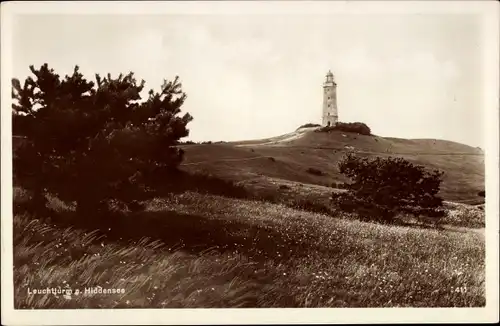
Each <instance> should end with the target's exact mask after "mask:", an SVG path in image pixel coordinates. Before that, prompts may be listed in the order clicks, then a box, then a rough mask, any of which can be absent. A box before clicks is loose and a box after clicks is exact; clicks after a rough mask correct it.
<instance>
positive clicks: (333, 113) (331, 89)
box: [322, 71, 339, 127]
mask: <svg viewBox="0 0 500 326" xmlns="http://www.w3.org/2000/svg"><path fill="white" fill-rule="evenodd" d="M338 120H339V116H338V111H337V83H335V79H334V77H333V74H332V72H331V71H328V73H327V74H326V79H325V82H324V83H323V122H322V124H323V126H325V127H329V126H332V127H333V126H335V125H336V124H337V122H338Z"/></svg>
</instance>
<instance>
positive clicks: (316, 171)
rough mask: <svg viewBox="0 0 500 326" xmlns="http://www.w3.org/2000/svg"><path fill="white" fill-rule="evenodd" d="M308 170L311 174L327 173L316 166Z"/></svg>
mask: <svg viewBox="0 0 500 326" xmlns="http://www.w3.org/2000/svg"><path fill="white" fill-rule="evenodd" d="M306 171H307V172H308V173H310V174H313V175H317V176H323V175H325V173H324V172H323V171H321V170H319V169H316V168H308V169H307V170H306Z"/></svg>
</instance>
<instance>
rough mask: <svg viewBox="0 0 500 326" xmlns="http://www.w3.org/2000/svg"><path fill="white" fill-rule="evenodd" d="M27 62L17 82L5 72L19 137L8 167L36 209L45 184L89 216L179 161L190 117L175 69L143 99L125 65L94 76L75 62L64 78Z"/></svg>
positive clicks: (127, 199)
mask: <svg viewBox="0 0 500 326" xmlns="http://www.w3.org/2000/svg"><path fill="white" fill-rule="evenodd" d="M30 69H31V72H32V73H33V77H32V76H30V77H28V78H27V79H26V80H25V81H24V83H23V84H21V82H20V81H19V80H18V79H15V78H14V79H12V97H13V99H14V104H13V105H12V111H13V112H12V113H13V119H14V120H15V121H16V126H15V129H16V130H15V132H16V133H17V134H19V135H22V136H24V137H25V141H24V142H23V143H22V144H21V145H20V146H19V147H18V148H17V149H16V155H15V156H14V164H13V167H14V174H15V176H16V180H17V181H18V182H19V184H20V186H22V187H23V188H24V189H26V190H28V191H29V192H31V193H32V194H33V200H32V205H33V208H34V209H35V210H36V211H38V210H44V209H45V208H46V196H45V193H46V192H49V193H52V194H54V195H55V196H56V197H58V198H61V199H62V200H64V201H65V202H72V201H76V203H77V213H78V214H79V215H80V216H82V217H91V216H95V212H96V207H101V206H103V205H102V204H103V202H105V201H109V200H111V199H117V200H118V199H119V200H122V201H124V202H130V201H131V200H134V199H138V198H136V195H137V194H138V191H136V190H140V189H138V188H137V184H139V183H140V181H141V180H142V179H144V178H145V177H147V178H149V179H152V177H151V176H153V175H158V174H164V175H165V174H167V175H168V174H169V173H167V171H175V170H176V169H177V167H178V166H179V164H180V163H181V161H182V159H183V153H184V152H183V151H182V149H180V148H178V147H175V146H174V145H176V144H177V142H178V141H179V139H181V138H183V137H186V136H188V134H189V131H188V129H187V128H186V126H187V124H188V123H189V122H190V121H191V120H192V117H191V116H190V115H189V114H184V115H183V116H181V115H180V113H181V109H180V108H181V106H182V105H183V103H184V101H185V99H186V94H185V93H184V92H182V90H181V86H182V85H181V83H180V82H179V79H178V77H176V78H175V79H174V80H173V81H166V80H165V81H164V83H163V85H162V87H161V89H160V91H159V92H155V91H153V90H150V91H149V93H148V96H147V98H146V99H145V100H142V98H141V95H140V93H141V91H142V90H143V88H144V81H142V82H141V83H138V82H137V80H136V79H135V78H134V74H133V73H132V72H130V73H129V74H127V75H123V74H120V75H119V76H118V77H116V78H113V77H111V75H110V74H108V75H107V76H106V77H104V78H101V76H99V75H96V76H95V78H96V82H93V81H88V80H87V79H85V78H84V76H83V75H82V74H81V73H80V72H79V68H78V66H76V67H75V69H74V71H73V73H72V75H71V76H68V75H66V76H65V77H64V78H60V76H59V75H58V74H56V73H55V72H54V70H53V69H50V68H49V67H48V65H47V64H44V65H43V66H41V67H40V69H35V68H34V67H33V66H30ZM141 100H142V101H141Z"/></svg>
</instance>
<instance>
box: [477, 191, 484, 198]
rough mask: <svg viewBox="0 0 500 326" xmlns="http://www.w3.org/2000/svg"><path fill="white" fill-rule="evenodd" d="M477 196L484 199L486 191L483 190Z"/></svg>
mask: <svg viewBox="0 0 500 326" xmlns="http://www.w3.org/2000/svg"><path fill="white" fill-rule="evenodd" d="M477 195H478V196H479V197H486V191H485V190H481V191H480V192H478V193H477Z"/></svg>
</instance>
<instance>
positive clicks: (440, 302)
mask: <svg viewBox="0 0 500 326" xmlns="http://www.w3.org/2000/svg"><path fill="white" fill-rule="evenodd" d="M315 130H316V129H315V128H305V129H299V130H297V131H294V132H292V133H289V134H286V135H282V136H279V137H274V138H269V139H263V140H254V141H245V142H230V143H216V144H203V145H199V144H194V145H184V146H182V147H183V148H184V149H185V151H186V156H185V160H184V162H183V164H182V169H184V170H188V171H205V172H210V173H212V174H214V175H216V176H219V177H223V178H225V179H229V180H233V181H238V182H240V183H241V184H243V185H244V186H245V187H248V188H252V190H262V191H267V190H270V192H271V193H277V194H278V195H279V196H283V197H285V198H286V197H288V198H292V199H297V198H299V199H302V198H306V199H308V200H309V199H310V200H311V202H312V200H314V203H316V201H318V200H319V201H321V200H324V203H325V205H328V198H329V196H330V194H331V192H332V189H333V188H332V187H331V185H332V182H342V181H344V179H343V177H342V176H341V175H340V174H339V173H338V171H337V162H338V160H339V159H340V158H341V157H342V156H343V155H344V154H345V153H346V151H355V152H357V153H358V154H359V155H366V156H386V155H397V156H402V157H405V158H406V159H408V160H411V161H413V162H416V163H420V164H423V165H425V166H428V167H430V168H439V169H441V170H443V171H445V173H446V176H445V180H444V183H443V185H442V195H443V197H444V198H445V199H447V200H448V201H456V202H463V203H466V202H470V201H477V200H478V198H477V192H478V191H479V190H482V189H484V186H483V184H484V171H483V165H484V157H483V154H482V153H481V152H480V151H479V150H478V149H475V148H471V147H469V146H465V145H462V144H457V143H453V142H448V141H439V140H405V139H396V138H383V137H378V136H362V135H357V134H349V133H342V132H330V133H322V132H316V131H315ZM20 141H22V139H21V138H15V139H14V147H15V146H16V145H18V144H19V142H20ZM310 168H314V169H316V171H321V172H322V173H316V174H314V173H310V172H308V169H310ZM313 171H314V170H313ZM186 180H187V179H186ZM196 180H198V179H196ZM196 180H195V181H196ZM200 180H201V179H200ZM179 183H181V184H184V183H183V182H179ZM186 183H187V182H186ZM200 183H203V181H200V182H197V181H196V182H193V184H189V185H187V186H186V187H187V188H189V186H192V185H194V186H195V187H194V188H195V189H192V190H188V191H184V192H182V193H176V194H173V193H171V194H169V195H165V196H164V197H162V198H154V199H150V200H148V201H145V202H144V204H145V205H144V210H140V211H135V212H131V211H127V210H120V211H114V212H113V214H110V215H109V216H106V217H105V218H102V219H98V220H97V219H88V221H87V220H86V219H82V218H81V217H79V216H78V215H76V214H74V213H75V212H74V206H73V204H71V203H64V202H62V201H61V200H59V199H57V198H55V197H53V196H51V195H50V194H49V195H48V199H49V207H50V208H51V213H50V215H49V216H38V215H36V216H35V215H30V214H29V213H26V212H23V211H22V210H20V209H18V207H22V205H23V203H24V204H25V203H28V202H29V201H30V196H29V194H28V193H27V192H26V191H25V190H23V189H22V188H20V187H15V188H14V203H15V206H14V207H15V209H16V212H15V216H14V225H13V227H14V285H15V298H14V304H15V307H16V308H20V309H29V308H45V309H46V308H52V309H55V308H134V307H135V308H193V307H204V308H209V307H229V308H236V307H452V306H454V307H481V306H484V305H485V283H484V275H485V274H484V266H485V261H484V259H485V256H484V251H485V247H484V229H483V228H484V211H483V210H481V209H480V208H479V207H475V206H470V205H465V204H458V203H449V202H448V203H446V205H447V213H446V216H445V217H444V223H443V224H444V227H443V228H430V227H429V226H426V225H421V224H418V223H416V224H415V223H407V224H405V225H381V224H377V223H369V222H364V221H359V220H356V219H355V218H353V217H352V216H350V215H349V214H347V213H345V214H344V213H339V212H337V213H335V214H333V215H332V214H319V213H317V212H312V209H308V208H304V207H300V206H293V207H290V206H289V205H287V204H286V203H285V204H277V203H276V202H274V203H273V202H266V201H262V200H254V198H253V197H248V198H247V197H244V198H229V197H231V196H229V197H224V196H220V195H214V194H202V193H200V189H198V188H197V186H198V185H199V184H200ZM228 184H230V183H228ZM219 186H220V187H221V188H223V187H224V185H223V184H220V183H215V186H214V185H212V186H211V187H219ZM236 188H237V187H235V188H234V189H233V188H230V187H228V189H229V190H235V189H236ZM229 190H228V191H229ZM334 191H342V190H340V189H338V190H334ZM308 202H309V201H308ZM309 208H311V207H309ZM313 208H314V207H313ZM34 266H35V268H33V267H34ZM40 271H43V272H40ZM96 286H101V287H103V288H114V289H123V292H121V293H119V294H114V295H76V294H75V293H74V292H72V293H69V292H67V293H61V294H58V295H52V294H43V295H37V296H34V295H28V291H27V287H30V288H43V287H60V288H62V289H65V290H66V291H67V290H68V289H72V291H75V290H77V289H79V290H80V291H83V289H85V288H88V287H96Z"/></svg>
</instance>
